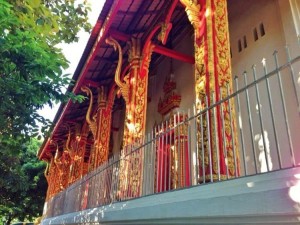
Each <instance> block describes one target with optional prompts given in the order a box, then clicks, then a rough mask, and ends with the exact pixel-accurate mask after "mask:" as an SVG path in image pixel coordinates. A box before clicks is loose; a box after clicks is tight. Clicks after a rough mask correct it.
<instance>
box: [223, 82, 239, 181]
mask: <svg viewBox="0 0 300 225" xmlns="http://www.w3.org/2000/svg"><path fill="white" fill-rule="evenodd" d="M226 91H227V96H229V84H227V85H226ZM228 110H229V123H230V135H231V146H232V152H233V160H234V161H233V162H234V171H235V177H237V176H238V164H237V156H236V154H237V153H236V149H235V143H234V135H235V133H234V130H233V129H234V126H233V125H234V124H233V119H232V109H231V104H230V99H228Z"/></svg>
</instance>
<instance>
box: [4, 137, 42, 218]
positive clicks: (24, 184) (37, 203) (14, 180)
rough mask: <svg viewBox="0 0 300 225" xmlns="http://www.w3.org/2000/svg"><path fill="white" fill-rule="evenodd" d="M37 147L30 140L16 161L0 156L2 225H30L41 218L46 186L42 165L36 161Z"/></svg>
mask: <svg viewBox="0 0 300 225" xmlns="http://www.w3.org/2000/svg"><path fill="white" fill-rule="evenodd" d="M39 146H40V143H39V142H38V141H37V140H36V139H32V140H30V141H28V142H27V143H26V144H24V145H23V147H22V148H21V149H20V154H19V155H18V157H13V156H7V155H2V154H1V155H0V166H1V171H0V174H1V176H0V218H1V219H2V221H3V222H4V223H7V224H9V223H10V222H11V221H12V220H13V219H16V220H19V221H24V220H29V221H31V220H33V218H35V217H38V216H40V215H41V214H42V209H43V203H44V199H45V196H46V190H47V182H46V180H45V177H44V170H45V163H43V162H42V161H39V160H38V159H37V157H36V152H37V150H38V148H39Z"/></svg>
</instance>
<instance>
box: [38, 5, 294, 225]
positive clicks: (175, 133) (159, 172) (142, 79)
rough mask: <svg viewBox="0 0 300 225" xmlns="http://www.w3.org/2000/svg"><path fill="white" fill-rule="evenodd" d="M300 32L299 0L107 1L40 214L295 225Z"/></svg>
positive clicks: (58, 132)
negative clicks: (81, 96) (81, 97)
mask: <svg viewBox="0 0 300 225" xmlns="http://www.w3.org/2000/svg"><path fill="white" fill-rule="evenodd" d="M299 35H300V2H299V1H298V0H251V1H247V0H239V1H237V0H151V1H150V0H128V1H122V0H107V1H106V2H105V4H104V7H103V9H102V11H101V13H100V15H99V18H98V21H97V23H96V25H95V27H94V28H93V30H92V33H91V36H90V38H89V41H88V43H87V45H86V48H85V51H84V53H83V55H82V57H81V60H80V62H79V65H78V67H77V69H76V71H75V73H74V76H73V79H74V80H75V81H76V82H75V84H74V85H73V86H70V87H69V88H68V91H72V92H73V93H75V94H80V95H84V96H85V97H86V98H85V101H84V102H82V103H79V102H75V103H74V102H72V101H68V102H67V103H65V104H63V105H61V107H60V109H59V111H58V113H57V115H56V117H55V119H54V122H55V127H54V129H53V131H52V134H51V135H50V137H49V138H48V139H47V140H45V141H44V143H43V145H42V147H41V149H40V150H39V153H38V157H39V158H40V159H41V160H43V161H45V162H46V163H47V169H46V171H45V176H46V178H47V181H48V191H47V196H46V202H45V206H44V215H43V221H42V224H45V225H46V224H92V223H97V224H252V223H257V224H270V223H272V224H298V223H299V218H300V209H299V204H300V139H299V138H298V134H299V132H300V106H299V103H300V101H299V100H300V88H299V84H300V76H299V71H300V47H299V37H300V36H299Z"/></svg>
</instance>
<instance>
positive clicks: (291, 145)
mask: <svg viewBox="0 0 300 225" xmlns="http://www.w3.org/2000/svg"><path fill="white" fill-rule="evenodd" d="M277 54H278V52H277V51H275V52H274V54H273V55H274V60H275V65H276V74H277V79H278V82H279V93H280V98H281V102H282V106H283V114H284V121H285V127H286V130H287V135H288V139H289V145H290V154H291V157H292V166H295V165H296V162H295V154H294V149H293V144H292V139H291V137H292V136H291V131H290V127H289V122H288V118H287V110H286V103H285V96H284V92H283V86H282V80H281V73H280V70H279V69H278V68H279V66H278V57H277Z"/></svg>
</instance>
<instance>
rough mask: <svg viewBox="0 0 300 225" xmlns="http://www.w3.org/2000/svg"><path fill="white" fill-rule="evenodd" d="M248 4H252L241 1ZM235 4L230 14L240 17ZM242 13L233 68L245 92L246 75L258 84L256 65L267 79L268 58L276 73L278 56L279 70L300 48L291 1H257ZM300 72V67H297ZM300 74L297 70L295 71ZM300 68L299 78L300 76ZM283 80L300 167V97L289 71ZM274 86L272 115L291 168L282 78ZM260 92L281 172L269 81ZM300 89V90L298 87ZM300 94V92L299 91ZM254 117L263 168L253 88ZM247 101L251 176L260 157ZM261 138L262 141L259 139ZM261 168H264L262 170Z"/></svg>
mask: <svg viewBox="0 0 300 225" xmlns="http://www.w3.org/2000/svg"><path fill="white" fill-rule="evenodd" d="M241 1H246V0H240V2H241ZM230 7H234V5H233V4H231V5H229V13H230V12H231V11H232V12H235V10H234V8H230ZM240 10H241V11H242V12H241V13H240V14H239V16H238V17H235V16H233V15H231V16H230V18H231V19H230V21H229V29H230V42H231V50H232V66H233V76H237V77H238V84H239V88H241V87H244V86H245V83H244V76H243V73H244V71H246V72H247V75H246V80H247V82H248V84H249V83H251V82H253V69H252V66H253V65H256V73H257V78H260V77H262V76H264V69H263V65H262V59H263V58H264V59H266V65H267V71H272V70H274V69H275V68H276V67H275V60H274V56H273V53H274V51H275V50H277V51H278V59H279V65H282V64H284V63H285V62H286V61H287V56H286V49H285V46H286V45H289V46H290V47H291V49H292V54H293V56H294V55H296V54H298V55H299V53H300V50H299V46H298V44H297V37H296V31H295V26H294V23H293V19H292V14H291V8H290V5H289V1H283V0H278V1H277V0H252V1H251V4H250V5H248V6H247V8H246V9H240ZM261 23H263V25H264V29H265V35H264V36H261V35H260V29H259V26H260V24H261ZM255 27H256V28H257V31H258V40H256V41H255V40H254V35H253V30H254V28H255ZM244 36H246V39H247V47H246V48H244V46H243V48H242V51H240V52H239V49H238V41H239V40H241V42H242V45H243V37H244ZM295 68H299V67H295ZM295 72H296V71H295ZM298 72H299V69H297V72H296V73H295V75H296V76H297V74H298ZM281 78H282V83H283V89H282V90H283V93H284V100H285V103H286V108H287V121H288V124H289V129H290V133H291V136H292V146H293V147H294V153H295V154H296V158H297V159H298V160H297V161H298V163H300V155H299V153H297V149H298V148H299V147H300V142H299V141H298V140H297V139H298V138H297V134H298V133H299V131H300V130H299V129H300V122H299V114H298V113H297V102H296V100H295V99H296V98H295V91H294V88H293V83H292V79H291V76H290V71H289V70H283V71H282V72H281ZM268 81H269V84H270V96H271V100H272V110H273V115H274V120H275V129H276V133H277V139H278V142H279V150H280V151H281V154H280V156H281V157H282V166H283V167H288V166H291V160H290V155H291V154H290V145H289V138H288V134H287V128H286V123H285V118H284V110H283V104H282V101H281V95H280V86H279V82H278V79H277V76H276V74H275V76H272V77H271V78H270V79H268ZM257 87H258V92H259V96H260V104H261V114H262V121H263V122H262V124H263V130H264V131H265V132H267V134H268V140H269V141H270V152H271V159H272V163H273V169H279V164H278V154H277V150H276V145H275V135H274V132H273V126H272V119H271V116H272V114H271V110H270V104H269V100H268V92H267V85H266V81H263V82H260V83H259V84H258V85H257ZM296 88H298V89H299V86H298V87H296ZM298 91H299V90H298ZM249 98H250V108H251V116H252V120H253V131H254V132H253V135H252V137H253V138H254V139H255V140H254V142H255V146H254V147H255V150H254V151H255V153H256V154H257V163H258V164H259V163H260V162H259V160H258V157H259V153H260V150H259V148H260V147H259V143H258V142H259V139H260V138H261V137H262V133H263V132H262V131H261V127H260V123H259V114H258V110H257V109H256V107H257V105H258V104H257V100H256V88H255V86H253V87H252V88H250V89H249ZM240 99H241V112H240V115H242V120H241V121H242V126H243V128H244V130H245V133H244V138H245V143H246V151H247V157H246V161H247V165H248V166H250V168H249V170H250V173H251V172H254V170H253V167H252V166H253V165H254V163H253V162H254V157H253V151H252V147H251V134H250V126H249V123H248V121H249V117H248V116H246V115H247V114H248V113H247V104H246V95H245V92H243V93H242V94H240ZM255 137H256V138H255ZM260 166H261V165H260Z"/></svg>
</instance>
